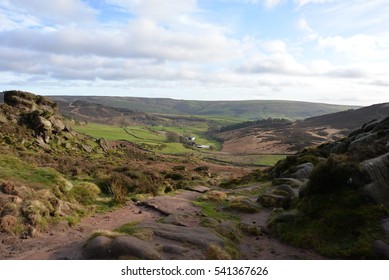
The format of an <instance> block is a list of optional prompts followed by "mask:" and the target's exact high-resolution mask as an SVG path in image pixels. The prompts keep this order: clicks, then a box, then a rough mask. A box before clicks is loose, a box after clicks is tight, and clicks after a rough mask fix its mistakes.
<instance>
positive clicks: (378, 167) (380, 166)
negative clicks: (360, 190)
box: [361, 153, 389, 207]
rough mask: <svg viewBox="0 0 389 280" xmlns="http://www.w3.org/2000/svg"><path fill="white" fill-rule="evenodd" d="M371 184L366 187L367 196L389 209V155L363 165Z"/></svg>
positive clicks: (370, 160)
mask: <svg viewBox="0 0 389 280" xmlns="http://www.w3.org/2000/svg"><path fill="white" fill-rule="evenodd" d="M361 169H362V170H363V171H364V172H366V173H367V174H368V176H369V177H370V180H371V183H369V184H367V185H366V186H364V190H365V193H366V194H367V196H368V197H369V198H370V199H372V200H373V201H374V202H376V203H378V204H383V205H384V206H385V207H389V153H387V154H384V155H382V156H380V157H376V158H373V159H369V160H366V161H364V162H362V163H361Z"/></svg>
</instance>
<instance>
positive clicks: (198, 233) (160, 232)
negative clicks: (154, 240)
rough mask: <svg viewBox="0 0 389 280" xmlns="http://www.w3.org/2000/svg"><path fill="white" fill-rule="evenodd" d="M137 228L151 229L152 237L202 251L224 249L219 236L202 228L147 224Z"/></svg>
mask: <svg viewBox="0 0 389 280" xmlns="http://www.w3.org/2000/svg"><path fill="white" fill-rule="evenodd" d="M138 228H146V229H151V230H152V231H153V233H154V235H156V236H159V237H161V238H164V239H170V240H174V241H178V242H180V243H182V244H188V243H189V244H193V245H196V246H197V247H199V248H202V249H207V248H208V247H209V246H210V245H218V246H220V247H224V241H223V239H222V238H221V237H220V236H218V235H217V234H216V233H214V232H213V231H211V230H209V229H207V228H203V227H191V228H189V227H181V226H176V225H168V224H158V223H152V222H147V223H142V224H140V225H139V226H138Z"/></svg>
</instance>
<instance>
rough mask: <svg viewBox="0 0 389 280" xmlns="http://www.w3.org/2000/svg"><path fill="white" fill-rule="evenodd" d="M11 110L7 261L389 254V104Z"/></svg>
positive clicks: (4, 165)
mask: <svg viewBox="0 0 389 280" xmlns="http://www.w3.org/2000/svg"><path fill="white" fill-rule="evenodd" d="M2 99H3V101H4V103H3V104H0V106H1V107H0V109H1V110H0V125H1V131H0V144H1V146H0V152H1V155H0V216H1V220H0V240H1V243H0V259H327V258H329V259H339V258H340V259H344V258H346V259H347V258H353V259H377V258H388V256H389V254H388V248H389V245H388V242H389V240H388V238H389V237H388V236H389V230H388V217H389V212H388V206H389V204H388V198H389V193H388V189H389V188H388V184H389V181H388V177H387V174H389V172H388V166H389V165H388V149H389V146H388V143H389V132H388V129H389V125H388V118H387V117H386V116H389V106H388V105H387V104H377V105H373V106H370V107H363V108H356V107H352V108H351V107H347V108H346V107H336V106H333V105H328V106H327V105H323V104H319V105H312V106H310V107H311V109H310V110H308V111H307V110H305V111H302V110H301V107H300V108H298V106H306V104H299V103H298V102H296V103H289V102H284V103H279V102H273V103H272V102H270V103H269V102H267V103H266V102H258V103H255V102H240V103H239V102H237V103H236V104H233V103H232V102H228V104H227V103H223V102H219V103H216V102H197V101H196V102H195V101H190V102H189V101H188V102H186V101H177V100H176V101H174V100H169V99H161V100H157V99H141V98H119V97H117V98H114V97H88V98H85V97H64V96H61V97H54V100H55V102H54V101H52V100H51V99H50V98H47V97H42V96H37V95H35V94H33V93H28V92H22V91H7V92H3V93H2ZM56 102H58V103H56ZM218 106H221V107H218ZM236 106H238V107H236ZM239 106H240V107H239ZM242 106H243V107H245V110H243V109H242ZM263 106H267V107H266V108H267V109H266V110H265V109H264V107H263ZM277 106H278V109H277V110H279V112H282V113H279V112H278V113H277V112H276V111H275V108H277ZM285 106H286V107H288V109H286V107H285ZM317 106H320V108H321V109H319V107H317ZM254 107H255V110H253V108H254ZM221 108H224V109H223V110H222V109H221ZM239 108H240V109H239ZM249 109H250V110H251V111H250V110H249ZM342 109H345V110H346V111H342ZM315 110H316V112H317V113H320V112H323V114H324V115H323V116H317V115H312V114H313V112H314V111H315ZM322 110H324V111H322ZM334 110H336V111H341V112H335V111H334ZM297 112H300V114H297Z"/></svg>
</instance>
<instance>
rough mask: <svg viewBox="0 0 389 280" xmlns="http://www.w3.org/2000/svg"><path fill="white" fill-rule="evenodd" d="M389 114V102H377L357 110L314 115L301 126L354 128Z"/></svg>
mask: <svg viewBox="0 0 389 280" xmlns="http://www.w3.org/2000/svg"><path fill="white" fill-rule="evenodd" d="M387 116H389V103H382V104H375V105H372V106H368V107H363V108H360V109H357V110H347V111H343V112H338V113H332V114H327V115H323V116H318V117H312V118H308V119H306V120H304V121H303V122H301V123H300V125H301V126H311V127H313V126H323V125H328V126H331V127H332V128H338V129H349V130H354V129H356V128H358V127H360V126H362V125H363V124H364V123H367V122H370V121H372V120H374V119H376V120H380V119H383V118H385V117H387Z"/></svg>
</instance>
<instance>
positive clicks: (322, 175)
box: [307, 157, 362, 194]
mask: <svg viewBox="0 0 389 280" xmlns="http://www.w3.org/2000/svg"><path fill="white" fill-rule="evenodd" d="M361 177H362V175H361V172H360V171H359V167H358V165H357V163H355V162H350V161H344V160H341V159H338V158H336V157H330V158H328V159H327V161H325V162H322V163H320V164H319V165H318V166H317V167H316V168H314V169H313V171H312V173H311V175H310V178H309V183H308V188H307V193H310V194H329V193H332V192H334V191H337V190H340V189H342V188H345V187H353V186H354V187H355V186H357V185H358V184H359V183H360V180H361V179H360V178H361Z"/></svg>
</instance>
